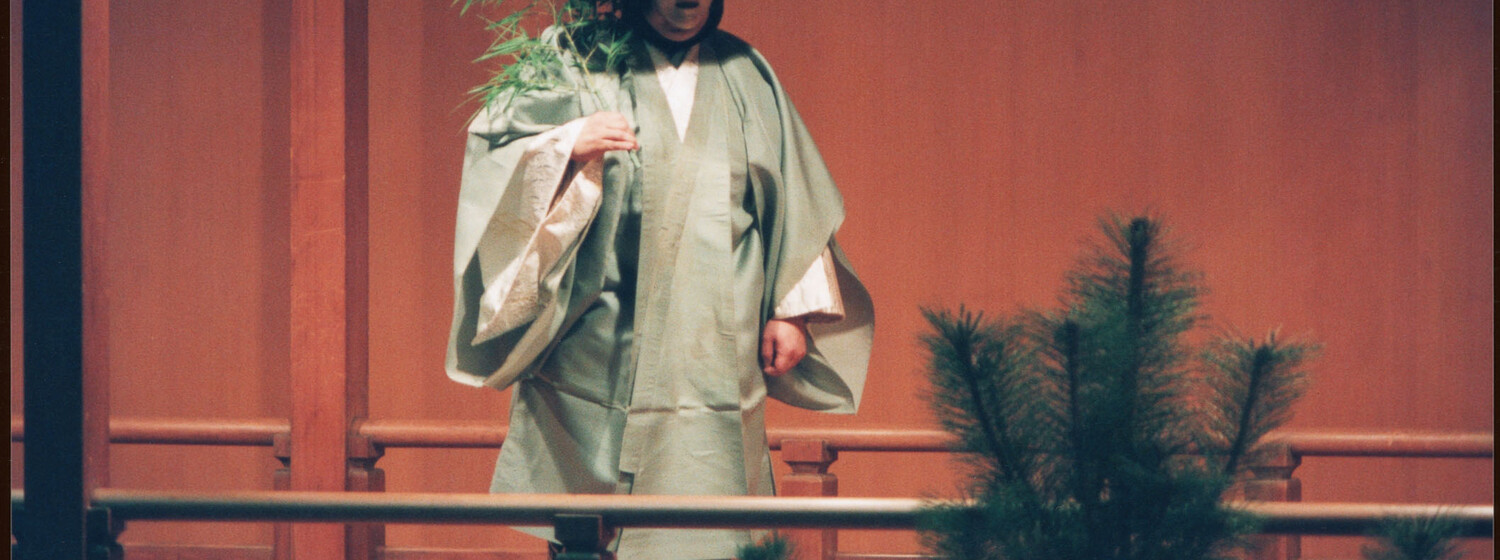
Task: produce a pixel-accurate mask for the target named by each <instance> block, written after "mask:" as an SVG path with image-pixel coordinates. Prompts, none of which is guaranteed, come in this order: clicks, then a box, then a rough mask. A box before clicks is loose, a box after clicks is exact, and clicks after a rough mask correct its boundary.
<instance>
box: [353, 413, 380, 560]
mask: <svg viewBox="0 0 1500 560" xmlns="http://www.w3.org/2000/svg"><path fill="white" fill-rule="evenodd" d="M383 455H385V450H384V449H382V448H381V447H380V446H378V445H376V444H375V442H374V441H372V440H371V439H370V437H369V436H361V435H358V430H357V429H356V430H354V433H351V434H350V435H349V475H348V478H347V480H348V487H347V488H346V490H348V491H350V492H384V491H385V471H383V470H380V469H378V468H375V462H376V461H379V460H380V457H381V456H383ZM344 541H345V543H347V544H346V547H347V548H346V554H347V558H348V559H349V560H375V559H376V558H379V557H380V549H381V548H384V547H385V525H384V524H381V523H354V524H350V525H347V526H345V530H344Z"/></svg>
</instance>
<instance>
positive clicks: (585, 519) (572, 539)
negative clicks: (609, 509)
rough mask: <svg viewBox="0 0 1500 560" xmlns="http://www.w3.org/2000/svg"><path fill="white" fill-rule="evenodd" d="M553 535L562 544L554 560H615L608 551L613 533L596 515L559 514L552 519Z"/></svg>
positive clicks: (612, 554) (602, 519) (601, 518)
mask: <svg viewBox="0 0 1500 560" xmlns="http://www.w3.org/2000/svg"><path fill="white" fill-rule="evenodd" d="M552 528H553V534H554V535H556V536H557V541H558V542H560V543H562V552H561V553H559V554H557V555H556V556H554V557H553V558H554V559H555V560H615V555H614V553H612V552H610V551H609V543H610V541H613V540H614V531H613V530H612V529H610V528H609V527H606V526H605V525H604V518H603V517H600V516H598V515H572V514H561V515H558V516H557V517H555V518H553V522H552Z"/></svg>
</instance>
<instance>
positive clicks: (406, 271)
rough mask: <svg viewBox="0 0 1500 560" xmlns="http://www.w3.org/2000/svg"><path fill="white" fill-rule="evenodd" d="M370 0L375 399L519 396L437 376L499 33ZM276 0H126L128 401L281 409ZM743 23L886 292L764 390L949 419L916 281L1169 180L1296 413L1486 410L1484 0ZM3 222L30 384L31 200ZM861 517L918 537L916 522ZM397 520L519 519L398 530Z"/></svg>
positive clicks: (1174, 221) (116, 381) (430, 10)
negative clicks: (467, 187)
mask: <svg viewBox="0 0 1500 560" xmlns="http://www.w3.org/2000/svg"><path fill="white" fill-rule="evenodd" d="M19 4H20V2H19V1H18V0H11V13H12V19H11V29H10V31H11V55H10V56H11V98H12V99H11V109H12V110H11V115H12V116H11V158H12V162H13V163H12V166H11V195H10V201H11V205H12V208H13V209H18V208H19V207H20V188H19V178H20V165H19V155H20V151H19V149H20V148H19V146H20V140H21V139H20V138H19V132H18V131H19V120H18V119H19V111H18V109H19V105H18V103H19V97H20V85H19V84H20V77H21V75H20V69H18V64H19V60H20V47H21V45H20V44H19V37H20V29H19V25H20V23H19V21H20V18H19V15H18V14H19V11H18V10H19V9H20V5H19ZM370 4H371V7H370V26H369V29H370V41H369V44H370V61H371V68H370V108H371V116H370V126H371V135H370V162H369V165H370V195H369V205H370V298H369V299H370V310H369V313H370V333H369V339H370V361H369V363H370V385H371V390H370V411H371V416H372V417H373V418H382V419H443V420H458V419H467V420H488V421H493V422H496V423H501V422H503V421H504V418H505V417H506V411H507V408H508V407H507V403H508V397H509V395H508V394H499V393H495V392H493V391H487V390H475V389H470V388H466V387H463V386H460V385H457V384H454V383H451V382H448V381H447V380H446V379H445V378H444V376H443V372H442V360H443V345H444V342H445V337H446V335H447V330H448V322H449V312H450V309H451V307H450V305H451V299H450V298H451V293H450V290H451V280H450V276H449V267H450V260H451V236H452V230H453V216H454V209H455V201H456V198H457V185H458V175H459V167H460V160H461V148H462V143H463V125H464V121H465V119H466V117H467V116H468V115H469V114H470V112H471V111H472V110H473V106H472V105H470V104H467V103H465V90H466V89H467V88H469V87H470V86H472V85H474V84H477V83H478V82H480V81H481V80H482V79H483V78H484V72H483V71H482V70H481V69H479V68H476V67H475V66H474V65H472V64H470V63H469V60H470V59H471V58H472V57H474V56H475V55H476V54H477V53H478V52H479V51H480V49H481V48H482V47H483V46H484V44H485V43H486V41H487V37H486V35H485V33H484V32H483V31H482V30H481V29H480V25H479V23H478V22H477V21H476V20H473V19H466V18H461V17H460V16H459V15H458V13H457V10H456V9H454V8H452V7H450V6H449V5H448V4H449V3H448V2H437V1H433V2H422V1H416V0H409V1H389V2H386V1H380V2H371V3H370ZM289 14H290V10H289V5H288V2H287V1H286V0H268V1H264V2H199V1H195V0H153V1H132V2H116V3H115V6H114V7H113V9H112V12H111V22H110V28H111V33H112V37H111V49H112V50H111V62H110V64H111V72H112V80H111V84H110V88H111V99H112V102H111V116H110V123H109V126H110V129H111V130H110V137H111V150H112V160H111V162H110V169H111V173H112V175H111V178H112V183H111V185H110V193H109V195H108V196H109V199H108V204H109V207H110V210H109V213H110V215H109V226H108V230H109V232H108V247H109V258H108V270H109V275H110V278H111V282H112V285H111V287H110V290H111V293H110V296H111V305H110V309H109V317H110V321H111V326H110V340H109V344H110V346H111V351H110V367H111V370H112V372H113V384H112V389H111V391H112V395H111V407H112V411H113V413H114V414H115V415H118V416H194V417H221V418H237V417H263V416H282V417H285V416H287V415H288V414H289V411H290V399H289V397H288V392H289V391H291V390H294V389H295V388H294V387H291V386H290V383H289V376H288V374H287V369H288V353H287V341H288V336H289V334H288V319H287V314H288V306H289V302H288V296H287V283H288V278H289V272H288V271H289V257H288V250H287V243H288V240H287V237H288V227H289V225H288V216H287V208H288V205H289V203H288V185H289V180H288V169H289V165H290V164H289V157H288V153H287V147H288V116H287V115H288V96H289V92H288V65H289V62H288V42H289V32H288V29H289V26H288V17H289ZM723 27H724V28H725V29H728V30H731V31H733V32H735V33H737V34H739V35H740V36H742V37H744V38H746V39H747V40H749V41H750V42H751V43H752V44H754V45H756V46H757V47H758V48H760V49H761V51H762V52H764V53H765V54H766V56H767V57H768V58H769V59H770V60H771V61H772V63H773V65H774V66H775V67H776V69H777V72H778V74H779V76H780V77H781V79H782V80H783V81H784V82H785V84H786V86H787V88H788V90H789V91H790V92H791V96H792V98H793V100H794V101H795V102H796V103H797V107H798V109H799V110H800V111H801V113H802V115H803V117H804V118H805V120H806V121H807V123H808V126H809V127H810V128H811V130H812V132H813V136H814V137H815V138H817V140H818V144H819V147H820V148H821V150H822V152H823V155H824V157H825V158H826V160H827V162H828V164H829V166H830V167H831V169H832V172H833V175H834V177H835V179H836V180H837V181H838V183H839V185H840V186H841V188H842V190H843V192H844V197H845V202H846V205H847V206H848V210H849V219H848V221H847V222H846V224H845V226H844V229H843V230H842V231H841V232H840V240H841V242H842V244H843V245H844V247H845V249H846V250H847V252H848V253H849V254H850V256H851V258H852V259H853V260H854V262H855V264H856V266H857V267H858V269H859V272H860V275H861V276H862V277H863V278H864V280H865V282H866V284H867V285H868V287H869V288H870V291H871V293H872V294H873V296H874V298H875V301H876V306H877V308H878V317H879V321H878V329H877V335H876V349H875V354H874V357H873V364H872V368H871V377H870V381H869V384H868V385H867V388H866V394H865V399H864V408H863V410H862V411H861V412H860V413H859V414H858V415H856V416H853V417H840V416H827V415H819V414H814V413H806V412H802V411H797V410H792V409H789V408H786V407H777V408H773V409H772V410H771V412H770V424H771V425H772V426H841V427H853V426H859V427H909V428H929V427H931V426H932V421H931V418H930V415H929V414H928V412H927V411H926V408H925V405H924V404H923V401H922V398H921V395H922V394H923V392H924V391H925V388H926V383H925V381H924V377H923V373H922V360H923V356H922V354H921V352H920V351H919V349H918V347H917V345H916V337H917V335H918V334H919V333H921V332H922V330H923V326H924V325H923V323H922V321H921V318H920V316H919V314H918V312H917V310H918V306H920V305H936V306H956V305H958V304H960V303H963V304H966V305H967V306H969V307H971V308H980V309H986V310H990V311H991V312H993V313H1007V312H1011V311H1015V310H1017V309H1020V308H1023V307H1037V306H1046V305H1050V304H1052V303H1053V302H1054V301H1055V298H1056V295H1057V293H1058V289H1059V288H1060V287H1061V284H1062V283H1061V278H1062V274H1063V272H1064V270H1065V269H1066V268H1067V267H1068V266H1069V264H1070V263H1071V262H1072V260H1073V258H1074V256H1075V255H1076V254H1077V253H1078V249H1079V247H1080V243H1079V242H1080V240H1082V239H1084V238H1086V237H1088V236H1090V235H1091V234H1092V233H1093V231H1094V223H1095V219H1096V218H1097V217H1098V216H1100V215H1101V214H1103V213H1106V212H1110V211H1116V212H1124V213H1131V212H1138V211H1152V212H1156V213H1158V214H1160V215H1163V216H1165V217H1166V218H1167V220H1168V222H1169V224H1170V225H1171V226H1172V227H1173V228H1174V229H1175V231H1176V232H1177V233H1178V235H1179V236H1180V237H1181V239H1183V240H1184V241H1186V242H1187V243H1188V246H1189V251H1188V253H1187V261H1188V262H1189V263H1191V264H1192V265H1193V266H1195V267H1197V268H1199V269H1201V270H1202V271H1203V272H1204V273H1205V275H1206V282H1207V284H1208V286H1209V287H1210V288H1211V289H1212V292H1211V294H1210V295H1209V296H1208V298H1207V300H1206V310H1207V311H1208V312H1209V313H1210V314H1211V315H1212V316H1213V317H1214V319H1215V320H1216V324H1217V325H1220V326H1224V327H1229V328H1235V329H1238V330H1240V331H1242V332H1245V333H1249V334H1257V335H1258V334H1260V333H1262V332H1264V331H1265V330H1266V329H1269V328H1274V327H1280V328H1281V329H1282V331H1283V332H1284V333H1292V334H1297V333H1303V334H1306V335H1308V336H1310V337H1312V338H1314V339H1316V340H1319V341H1321V342H1322V343H1323V344H1324V345H1325V346H1324V352H1323V354H1322V357H1321V359H1319V360H1318V361H1317V362H1316V364H1315V371H1316V377H1315V380H1314V384H1313V385H1312V388H1311V390H1310V392H1309V394H1308V395H1307V397H1306V398H1305V399H1304V400H1303V401H1302V402H1301V404H1300V405H1299V408H1298V412H1297V417H1296V419H1295V420H1294V421H1293V423H1292V426H1291V427H1292V428H1295V429H1347V430H1445V431H1493V427H1494V424H1493V420H1492V417H1493V415H1494V379H1493V376H1492V372H1493V371H1494V365H1495V364H1494V295H1493V294H1494V292H1493V289H1494V270H1495V269H1494V264H1495V263H1494V210H1493V206H1494V187H1493V185H1494V151H1493V150H1494V97H1493V95H1494V89H1493V83H1494V70H1493V69H1494V55H1493V40H1494V28H1493V6H1492V4H1491V3H1490V2H1485V1H1452V2H1415V1H1412V2H1401V1H1387V2H1365V1H1348V2H1307V3H1286V2H1255V3H1202V2H1171V1H1169V2H1151V3H1099V2H1089V1H1070V2H1020V3H1012V2H896V1H873V2H872V1H853V0H839V1H826V2H801V1H796V0H774V1H773V0H763V1H757V2H749V1H743V0H730V2H729V6H728V8H727V13H726V16H725V19H724V24H723ZM10 223H11V226H10V227H11V246H10V247H11V302H12V303H11V326H12V329H11V331H12V332H11V348H12V350H11V406H12V408H13V409H15V411H16V412H19V407H20V406H21V403H20V379H21V373H20V372H21V345H20V338H19V336H20V331H21V328H20V323H19V320H20V317H21V315H20V309H21V303H22V302H21V293H20V276H19V274H20V270H21V263H20V261H19V259H20V256H19V255H20V239H21V236H22V234H23V229H22V224H21V223H20V218H19V212H17V211H15V210H13V211H12V213H11V220H10ZM12 451H13V452H15V453H19V446H16V445H12ZM111 453H112V457H111V463H112V478H113V485H114V486H118V487H124V488H183V489H268V488H270V485H271V471H272V469H274V468H275V467H276V465H277V463H276V461H275V460H274V459H273V458H272V457H271V454H270V450H268V449H213V448H179V447H167V446H151V447H143V446H132V445H116V446H114V448H113V449H112V451H111ZM493 460H494V452H493V451H412V450H395V451H391V452H390V453H389V454H388V455H387V457H386V458H385V459H383V460H382V461H381V463H380V466H381V467H383V468H384V469H385V470H386V471H387V473H388V478H389V490H391V491H438V492H478V491H483V490H484V489H485V488H486V487H487V484H488V481H489V475H490V469H491V465H492V462H493ZM14 464H15V465H19V463H14ZM945 464H946V463H942V462H939V461H935V457H934V456H921V455H901V454H881V455H878V456H877V455H873V454H859V453H849V454H845V455H844V456H843V457H841V458H840V460H839V462H838V463H837V464H836V465H835V466H834V471H835V472H836V473H838V474H839V476H840V478H841V481H842V483H841V485H842V493H843V494H844V495H850V496H920V495H939V496H941V495H952V491H953V487H954V484H955V479H953V478H952V477H951V476H947V475H944V474H942V473H946V472H949V470H950V469H946V468H945V469H937V468H935V467H934V465H945ZM1492 468H1493V462H1492V461H1474V460H1374V459H1311V460H1309V461H1307V462H1306V463H1305V464H1304V465H1303V466H1302V467H1301V469H1299V470H1298V474H1299V476H1300V477H1301V478H1302V479H1303V480H1304V482H1305V499H1306V500H1307V501H1378V502H1399V501H1415V502H1452V503H1493V487H1494V486H1493V480H1494V478H1493V473H1492ZM12 471H13V472H12V475H11V481H12V485H13V486H14V485H18V484H19V483H20V480H19V474H18V472H17V471H18V469H16V468H13V469H12ZM124 540H125V541H126V542H127V543H129V542H182V543H222V544H227V543H268V542H269V541H270V529H269V527H267V526H259V525H215V524H201V523H200V524H193V523H188V524H175V525H169V524H153V523H139V524H132V525H131V527H130V529H129V530H128V531H126V533H125V534H124ZM842 541H843V548H845V549H847V550H856V551H867V552H876V551H891V552H903V551H912V550H916V549H917V544H916V541H915V538H914V537H913V536H912V535H911V534H908V533H884V532H850V533H846V534H845V535H844V536H843V538H842ZM388 544H389V545H391V546H403V547H408V546H420V547H512V546H521V545H524V544H525V541H521V540H518V539H516V538H515V537H513V536H511V535H509V534H508V531H507V530H503V529H494V528H476V527H417V526H393V527H392V528H391V529H390V530H389V536H388ZM1358 544H1359V543H1358V541H1357V540H1356V539H1328V538H1325V539H1308V541H1307V542H1306V543H1305V544H1304V553H1305V555H1306V556H1309V557H1319V556H1353V555H1355V554H1356V553H1357V549H1358ZM1471 546H1472V547H1474V548H1473V551H1474V552H1475V553H1476V554H1478V555H1480V556H1489V555H1491V554H1492V545H1491V543H1490V541H1477V542H1474V543H1471Z"/></svg>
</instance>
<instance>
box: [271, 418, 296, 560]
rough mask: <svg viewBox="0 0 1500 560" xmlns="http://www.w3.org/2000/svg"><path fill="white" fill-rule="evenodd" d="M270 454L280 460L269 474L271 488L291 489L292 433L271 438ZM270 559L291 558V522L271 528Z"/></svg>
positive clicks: (281, 559) (284, 559)
mask: <svg viewBox="0 0 1500 560" xmlns="http://www.w3.org/2000/svg"><path fill="white" fill-rule="evenodd" d="M271 449H272V451H271V452H272V454H274V455H275V456H276V460H278V461H281V468H279V469H276V472H275V473H274V474H272V475H271V489H273V490H291V489H292V434H290V433H287V432H282V433H279V434H276V435H275V436H274V437H273V438H271ZM271 558H272V560H291V558H292V524H291V523H276V524H274V525H272V528H271Z"/></svg>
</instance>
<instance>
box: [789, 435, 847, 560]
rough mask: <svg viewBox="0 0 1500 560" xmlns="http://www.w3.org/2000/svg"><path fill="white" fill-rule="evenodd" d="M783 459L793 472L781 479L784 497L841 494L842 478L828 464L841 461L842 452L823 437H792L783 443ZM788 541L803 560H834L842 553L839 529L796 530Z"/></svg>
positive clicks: (791, 531)
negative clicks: (829, 471) (839, 456)
mask: <svg viewBox="0 0 1500 560" xmlns="http://www.w3.org/2000/svg"><path fill="white" fill-rule="evenodd" d="M781 460H782V461H786V464H787V465H790V466H791V467H792V472H791V473H790V474H788V475H786V476H785V477H783V478H782V479H781V495H783V496H798V497H804V496H809V497H810V496H837V495H839V479H838V477H837V476H835V475H832V474H828V467H829V466H830V465H832V464H833V462H834V461H837V460H838V451H837V450H835V449H833V447H831V446H829V445H828V441H827V440H821V439H788V440H784V441H782V442H781ZM786 533H787V540H789V541H791V543H792V550H793V552H794V554H795V555H796V558H798V559H800V560H833V557H834V556H835V555H836V554H838V549H839V536H838V531H834V530H832V529H794V530H790V531H787V532H786Z"/></svg>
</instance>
